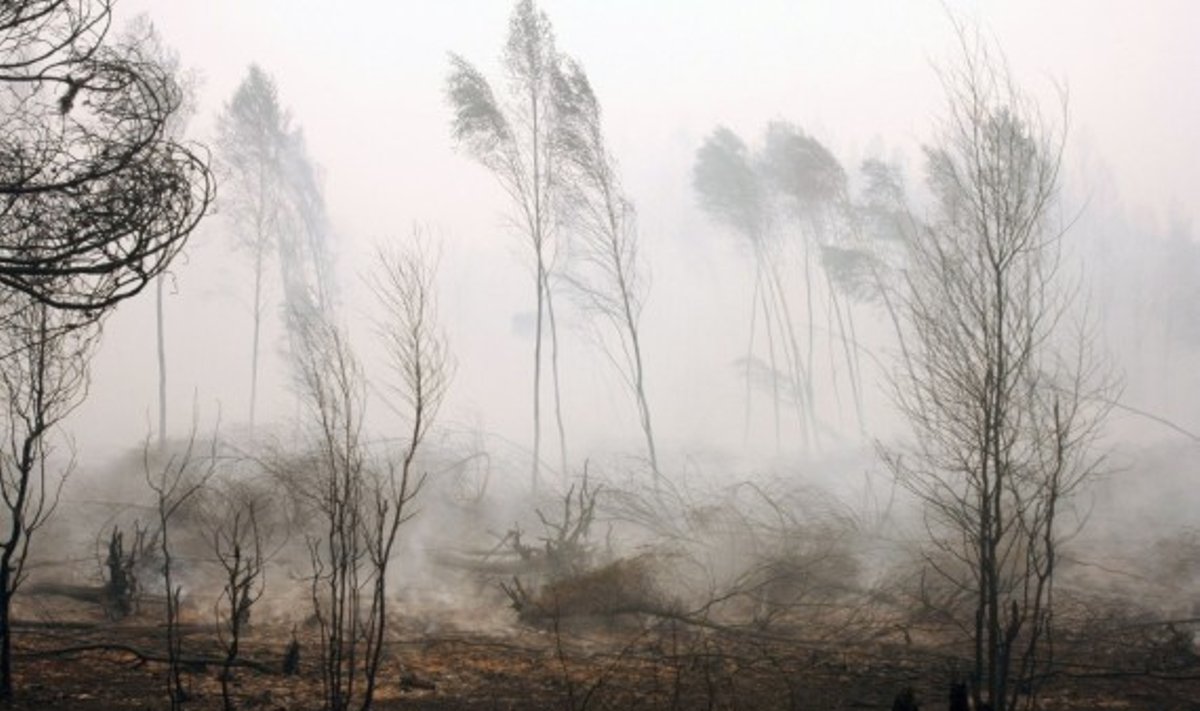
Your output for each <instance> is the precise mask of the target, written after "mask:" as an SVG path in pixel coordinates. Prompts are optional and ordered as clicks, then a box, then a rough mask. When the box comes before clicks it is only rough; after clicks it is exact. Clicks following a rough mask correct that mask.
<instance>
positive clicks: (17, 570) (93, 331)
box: [0, 296, 99, 703]
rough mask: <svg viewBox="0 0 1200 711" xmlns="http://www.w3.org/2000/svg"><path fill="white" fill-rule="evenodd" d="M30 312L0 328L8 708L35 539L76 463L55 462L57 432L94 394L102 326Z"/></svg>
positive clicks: (4, 692) (0, 558)
mask: <svg viewBox="0 0 1200 711" xmlns="http://www.w3.org/2000/svg"><path fill="white" fill-rule="evenodd" d="M16 298H17V299H18V300H20V301H22V302H24V303H25V304H26V307H25V308H23V309H20V310H19V311H18V312H17V313H16V314H15V315H13V316H11V317H9V318H8V319H6V320H5V321H4V322H3V324H2V326H0V343H2V344H3V346H2V347H3V349H4V351H5V352H11V353H12V355H9V356H7V357H6V358H5V359H4V360H3V367H0V403H3V409H2V410H0V417H2V420H0V422H2V423H3V425H2V426H3V430H0V431H3V432H4V434H5V439H4V442H3V446H2V447H0V500H2V502H3V507H4V508H3V511H4V518H5V525H4V527H3V530H2V532H0V702H4V703H8V702H10V701H11V700H12V698H13V670H12V625H11V624H10V622H11V620H10V614H11V610H12V601H13V596H14V595H15V594H16V592H17V589H18V588H19V587H20V585H21V583H22V581H23V580H24V575H25V562H26V560H27V558H28V555H29V548H30V544H31V542H32V540H33V536H34V534H35V533H36V532H37V531H38V529H40V528H41V527H42V526H43V525H44V524H45V523H46V521H47V520H48V519H49V518H50V515H51V514H52V513H53V512H54V509H55V506H56V505H57V504H58V496H59V492H60V491H61V490H62V485H63V482H64V481H65V479H66V477H67V475H68V473H69V472H70V471H71V469H72V467H73V462H74V459H73V457H72V458H71V459H70V460H69V461H68V462H67V463H66V464H65V466H63V467H62V468H61V469H59V470H58V471H55V468H56V465H55V464H54V463H53V462H51V461H50V459H51V457H52V455H53V453H54V447H53V440H54V436H53V433H54V430H55V428H57V427H58V426H59V425H60V424H61V423H62V421H63V420H64V419H65V418H66V417H67V415H68V414H70V412H71V411H72V410H74V409H75V408H76V407H77V406H78V405H79V404H80V402H82V400H83V398H84V395H85V394H86V392H87V379H88V374H87V369H88V361H89V359H90V357H91V353H92V350H93V346H94V344H95V341H96V339H97V337H98V335H99V328H98V326H92V327H86V328H73V329H62V328H60V327H59V323H60V322H61V321H62V320H63V318H64V317H63V314H61V312H56V311H55V310H53V309H51V308H49V307H47V306H46V305H45V304H42V303H38V302H35V301H32V300H31V299H28V298H26V297H23V296H22V297H16Z"/></svg>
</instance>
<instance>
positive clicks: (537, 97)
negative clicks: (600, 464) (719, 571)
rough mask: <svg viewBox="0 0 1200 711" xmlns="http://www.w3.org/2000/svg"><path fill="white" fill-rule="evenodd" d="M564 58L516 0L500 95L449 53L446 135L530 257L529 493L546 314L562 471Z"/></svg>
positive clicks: (542, 23) (546, 24)
mask: <svg viewBox="0 0 1200 711" xmlns="http://www.w3.org/2000/svg"><path fill="white" fill-rule="evenodd" d="M563 61H564V58H563V56H562V55H561V54H560V53H559V52H558V50H557V48H556V47H555V43H554V31H553V28H552V27H551V25H550V21H549V20H548V19H547V18H546V15H545V13H543V12H541V11H540V10H538V9H537V7H536V6H535V5H534V3H533V1H532V0H521V1H520V2H518V3H517V6H516V8H515V10H514V11H513V15H512V19H511V21H510V23H509V32H508V42H507V44H506V45H505V48H504V60H503V63H504V69H505V70H506V72H507V74H508V77H509V82H508V88H509V94H508V96H507V97H505V98H506V99H507V100H505V99H502V98H500V97H497V96H496V94H495V92H493V91H492V86H491V84H490V83H489V82H488V80H487V78H485V77H484V75H483V74H482V73H481V72H480V71H479V70H478V69H476V68H475V67H474V66H472V65H471V64H470V63H469V62H468V61H467V60H465V59H463V58H462V57H460V56H458V55H456V54H452V55H450V77H449V80H448V81H447V95H448V97H449V100H450V104H451V107H452V108H453V109H454V120H453V124H452V131H453V135H454V139H455V140H456V141H457V142H458V143H459V145H461V146H463V147H464V148H465V149H466V150H467V152H468V153H470V155H471V156H472V157H473V158H475V159H476V160H478V161H479V162H480V163H482V164H483V165H484V166H485V167H486V168H488V169H489V170H490V171H492V173H493V174H495V176H496V178H497V179H498V180H499V182H500V185H501V186H502V187H503V188H504V191H505V192H506V193H507V194H508V197H509V199H510V200H511V201H512V204H513V207H514V211H515V213H516V215H515V220H514V221H515V223H516V225H517V228H518V230H519V231H520V233H521V236H522V238H524V239H526V240H528V244H529V248H530V250H531V251H532V253H533V261H534V291H535V295H536V304H537V323H536V330H535V333H534V346H533V471H532V485H533V488H534V489H535V490H536V489H537V486H538V480H539V477H540V473H539V472H540V467H541V459H540V458H541V441H542V439H541V438H542V422H541V412H542V410H541V383H542V329H543V318H548V319H549V327H550V337H551V347H552V351H551V361H552V362H551V366H552V369H553V371H552V374H553V376H554V384H555V389H554V392H555V419H556V420H557V425H558V438H559V451H560V454H561V461H562V468H563V472H562V474H563V475H564V476H565V475H566V468H567V454H566V435H565V432H564V428H563V422H562V407H561V400H560V397H559V389H558V356H557V352H558V346H557V343H558V337H557V329H556V328H555V325H554V302H553V291H552V290H551V288H550V287H551V276H552V271H553V265H554V257H555V248H556V246H557V242H558V238H559V235H558V233H559V230H558V226H559V225H558V219H557V218H558V217H559V214H560V213H559V206H560V204H561V202H562V192H563V188H564V184H563V177H564V176H563V175H562V174H563V170H564V160H565V159H564V157H563V156H562V154H561V152H560V151H559V147H560V146H559V144H558V142H557V141H556V140H555V138H556V136H557V135H558V132H559V129H560V126H561V116H560V115H559V111H558V109H559V108H560V107H561V105H562V104H561V102H560V101H557V100H556V92H557V91H558V90H559V88H560V87H561V83H560V82H558V81H557V79H558V77H560V76H561V69H562V65H563Z"/></svg>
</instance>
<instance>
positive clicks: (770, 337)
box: [761, 291, 782, 454]
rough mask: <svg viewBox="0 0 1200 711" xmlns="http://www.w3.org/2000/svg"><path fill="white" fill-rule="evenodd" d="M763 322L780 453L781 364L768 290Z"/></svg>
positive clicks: (776, 450)
mask: <svg viewBox="0 0 1200 711" xmlns="http://www.w3.org/2000/svg"><path fill="white" fill-rule="evenodd" d="M761 296H762V309H763V322H764V323H765V324H766V327H767V354H768V357H769V358H770V363H771V395H772V400H771V404H772V407H773V412H774V414H775V453H776V454H779V449H780V446H781V442H782V433H781V428H780V415H779V366H778V365H777V364H776V362H775V334H774V331H773V329H772V326H771V307H770V304H769V302H768V301H767V292H765V291H764V292H762V293H761Z"/></svg>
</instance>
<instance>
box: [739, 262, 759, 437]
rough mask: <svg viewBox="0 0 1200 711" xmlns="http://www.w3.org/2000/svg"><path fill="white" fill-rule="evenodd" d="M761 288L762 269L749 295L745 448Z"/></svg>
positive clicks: (743, 433)
mask: <svg viewBox="0 0 1200 711" xmlns="http://www.w3.org/2000/svg"><path fill="white" fill-rule="evenodd" d="M761 288H762V269H761V268H760V269H757V270H756V271H755V274H754V293H753V294H751V295H750V336H749V338H748V339H747V340H746V360H745V368H744V370H745V371H746V413H745V415H744V416H743V418H744V419H743V422H742V446H743V447H745V446H746V445H747V444H748V443H749V441H750V412H751V408H750V405H751V396H752V394H753V387H752V383H751V379H750V362H751V359H752V358H753V357H754V326H755V322H756V321H757V320H758V292H759V289H761Z"/></svg>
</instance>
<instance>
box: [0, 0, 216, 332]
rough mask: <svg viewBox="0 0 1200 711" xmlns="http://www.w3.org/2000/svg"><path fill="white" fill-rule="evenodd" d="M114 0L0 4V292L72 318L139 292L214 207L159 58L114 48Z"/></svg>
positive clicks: (178, 97) (136, 48)
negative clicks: (0, 288) (181, 139)
mask: <svg viewBox="0 0 1200 711" xmlns="http://www.w3.org/2000/svg"><path fill="white" fill-rule="evenodd" d="M111 8H112V6H111V2H110V0H20V1H17V2H6V3H4V4H3V5H2V6H0V92H2V93H3V95H4V99H3V100H2V101H0V107H2V108H0V123H3V125H4V127H5V128H4V132H3V135H2V136H0V156H3V160H0V201H2V203H3V209H2V210H0V235H3V237H2V238H0V284H3V285H4V286H6V287H8V288H9V289H12V290H15V291H19V292H23V293H25V294H28V295H30V296H32V297H33V298H35V299H37V300H39V301H41V302H43V303H46V304H48V305H51V306H54V307H58V308H62V309H67V310H71V311H73V312H75V313H76V316H77V318H82V319H88V318H92V317H94V316H96V315H97V314H98V313H99V312H100V311H102V310H104V309H107V308H109V307H111V306H113V305H115V304H116V303H118V302H119V301H121V300H122V299H125V298H127V297H129V296H132V295H134V294H136V293H138V292H140V291H141V290H142V289H143V288H144V287H145V286H146V285H147V284H149V283H150V282H151V281H152V280H154V278H155V277H157V276H158V275H159V274H160V273H162V271H163V270H164V269H166V268H167V265H168V264H169V263H170V261H171V259H172V258H173V257H174V256H175V255H176V254H177V253H178V252H179V250H180V249H181V248H182V247H183V245H184V243H185V241H186V240H187V237H188V235H189V234H191V232H192V230H193V229H194V228H195V226H196V224H197V223H198V222H199V220H200V218H201V217H202V216H203V215H204V213H205V212H206V210H207V208H208V205H209V203H210V202H211V200H212V197H213V192H214V186H213V180H212V176H211V174H210V172H209V169H208V165H207V162H206V158H205V157H204V156H203V155H202V151H199V150H198V149H194V148H191V147H188V146H185V145H182V144H180V143H177V142H175V141H174V140H172V138H171V137H170V136H169V135H168V133H167V131H166V126H167V123H168V122H169V121H170V119H171V117H172V115H174V114H175V112H176V111H178V109H179V106H180V103H181V101H182V93H181V91H180V88H179V85H178V83H177V81H176V80H175V77H174V76H172V74H171V72H170V71H169V70H168V69H166V68H164V67H163V66H162V65H161V64H160V63H159V62H158V61H157V59H158V58H156V57H153V56H150V55H149V54H148V53H147V52H146V51H144V48H143V47H142V46H140V45H139V44H137V43H132V42H116V43H113V42H109V41H108V31H109V27H110V24H111Z"/></svg>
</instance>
